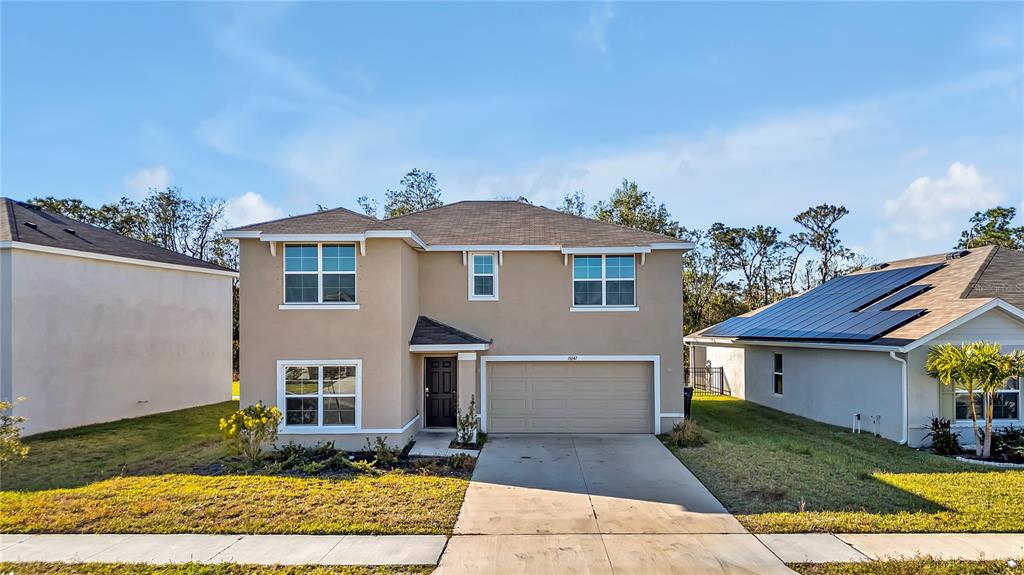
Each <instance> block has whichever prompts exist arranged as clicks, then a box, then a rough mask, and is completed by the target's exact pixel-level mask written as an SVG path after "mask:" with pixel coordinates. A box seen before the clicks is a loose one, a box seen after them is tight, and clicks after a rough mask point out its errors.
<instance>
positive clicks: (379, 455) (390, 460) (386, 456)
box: [366, 435, 402, 467]
mask: <svg viewBox="0 0 1024 575" xmlns="http://www.w3.org/2000/svg"><path fill="white" fill-rule="evenodd" d="M366 452H367V453H372V454H373V460H374V461H375V462H377V464H378V465H382V466H384V467H394V466H395V465H397V464H398V456H399V455H401V453H402V450H401V449H398V448H397V447H391V446H390V445H388V442H387V440H386V439H384V438H383V437H381V436H379V435H378V436H377V438H376V440H375V441H370V439H369V438H367V439H366Z"/></svg>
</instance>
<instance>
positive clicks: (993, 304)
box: [900, 298, 1024, 352]
mask: <svg viewBox="0 0 1024 575" xmlns="http://www.w3.org/2000/svg"><path fill="white" fill-rule="evenodd" d="M994 309H999V310H1002V311H1004V312H1006V313H1007V314H1009V315H1010V316H1011V317H1014V318H1016V319H1017V320H1019V321H1021V322H1024V311H1022V310H1021V309H1020V308H1018V307H1016V306H1014V305H1011V304H1009V303H1006V302H1005V301H1003V300H1001V299H999V298H992V300H991V301H989V302H988V303H986V304H984V305H982V306H980V307H978V308H976V309H974V310H972V311H969V312H967V313H965V314H964V315H962V316H960V317H958V318H956V319H954V320H953V321H951V322H949V323H947V324H946V325H944V326H942V327H940V328H938V329H936V330H934V331H932V332H931V333H929V334H927V335H925V336H922V337H919V338H918V339H917V340H915V341H914V342H912V343H909V344H907V345H905V346H903V347H902V348H900V351H901V352H908V351H911V350H913V349H916V348H919V347H921V346H922V345H925V344H927V343H928V342H930V341H932V340H934V339H935V338H937V337H939V336H941V335H942V334H944V333H948V332H950V331H952V330H954V329H956V328H958V327H960V326H961V325H963V324H965V323H967V322H969V321H971V320H972V319H974V318H976V317H978V316H980V315H982V314H984V313H986V312H989V311H992V310H994Z"/></svg>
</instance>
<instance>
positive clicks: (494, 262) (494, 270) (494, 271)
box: [466, 252, 501, 301]
mask: <svg viewBox="0 0 1024 575" xmlns="http://www.w3.org/2000/svg"><path fill="white" fill-rule="evenodd" d="M473 256H491V273H489V274H478V273H476V269H475V266H474V265H473ZM468 257H469V265H467V266H466V267H467V268H469V274H468V276H469V277H468V280H467V283H468V288H469V301H498V268H499V267H501V266H499V265H498V252H469V254H468ZM477 276H481V277H488V276H489V277H492V278H494V282H493V284H494V294H493V295H476V294H475V293H473V287H474V285H473V283H474V282H473V279H474V278H476V277H477Z"/></svg>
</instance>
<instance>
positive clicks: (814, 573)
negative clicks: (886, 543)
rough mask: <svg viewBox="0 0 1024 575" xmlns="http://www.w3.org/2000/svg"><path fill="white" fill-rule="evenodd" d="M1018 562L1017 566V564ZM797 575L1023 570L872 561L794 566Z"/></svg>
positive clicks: (1004, 573) (984, 564) (963, 574)
mask: <svg viewBox="0 0 1024 575" xmlns="http://www.w3.org/2000/svg"><path fill="white" fill-rule="evenodd" d="M1018 563H1020V562H1019V561H1018ZM789 567H790V568H791V569H793V570H794V571H796V572H797V573H800V574H801V575H1022V574H1024V567H1021V566H1020V565H1018V566H1017V567H1010V566H1009V564H1008V563H1007V562H1006V561H935V560H933V559H913V560H908V561H875V562H870V563H819V564H813V563H797V564H793V565H790V566H789Z"/></svg>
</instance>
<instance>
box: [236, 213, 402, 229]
mask: <svg viewBox="0 0 1024 575" xmlns="http://www.w3.org/2000/svg"><path fill="white" fill-rule="evenodd" d="M390 229H394V228H392V227H391V226H389V225H388V224H387V223H386V222H382V221H381V220H378V219H377V218H371V217H370V216H364V215H363V214H360V213H357V212H353V211H352V210H349V209H345V208H334V209H333V210H324V211H322V212H313V213H311V214H302V215H300V216H290V217H287V218H280V219H277V220H270V221H268V222H259V223H256V224H250V225H248V226H242V227H238V228H232V229H231V230H229V231H232V232H254V231H260V232H263V233H265V234H361V233H363V232H365V231H368V230H390Z"/></svg>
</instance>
